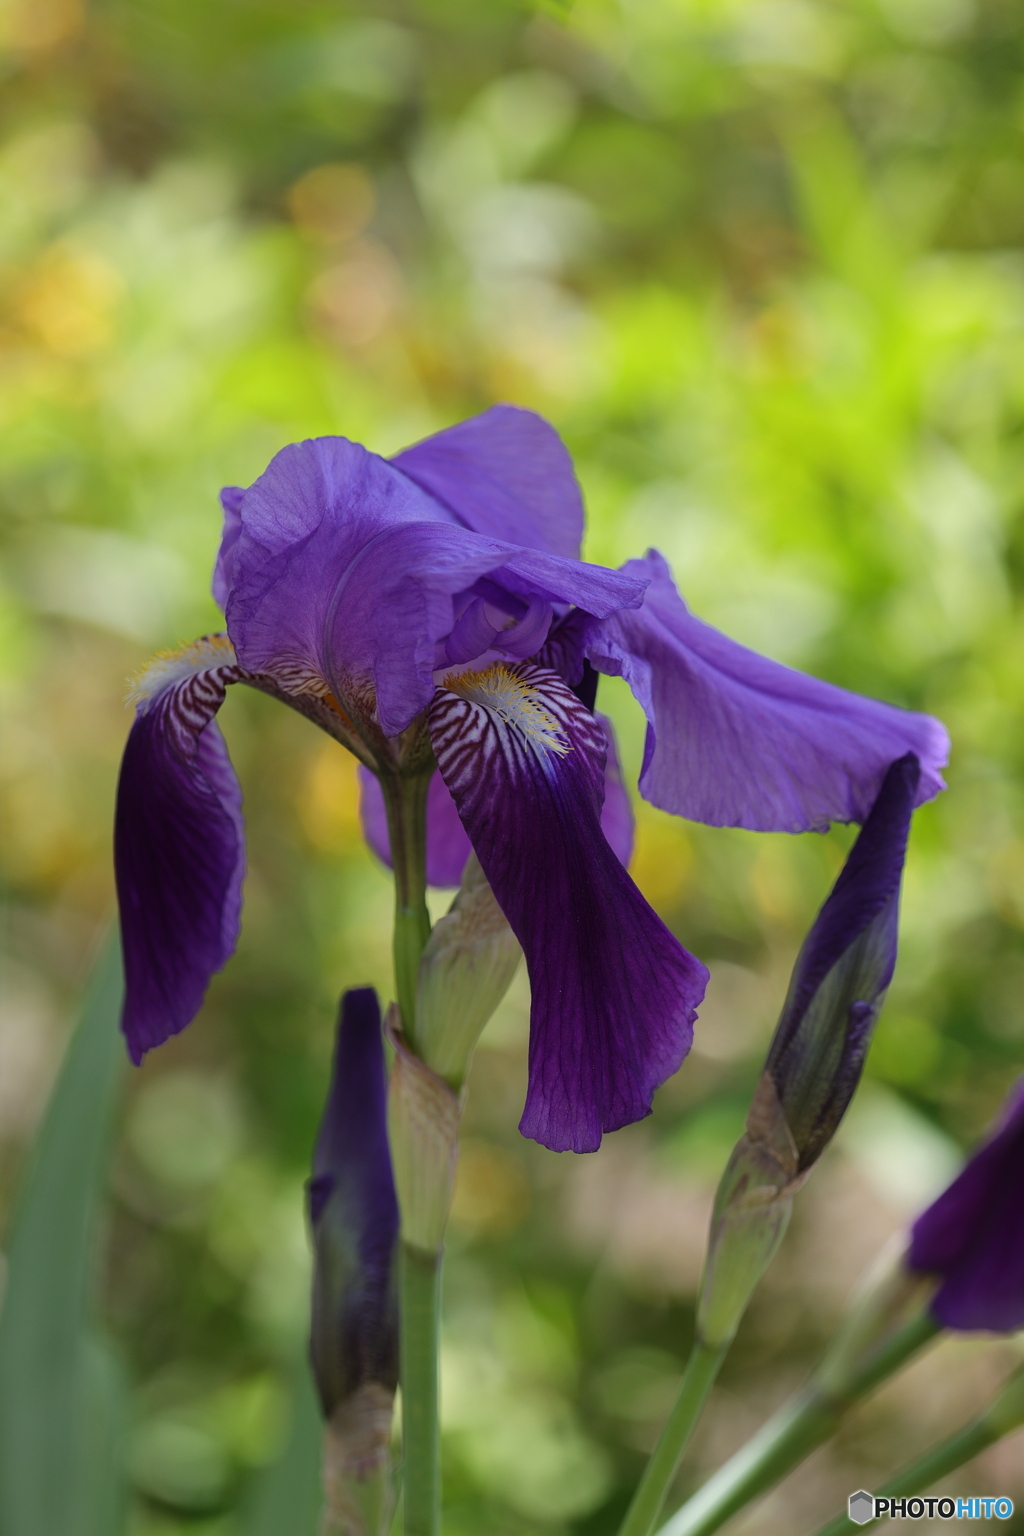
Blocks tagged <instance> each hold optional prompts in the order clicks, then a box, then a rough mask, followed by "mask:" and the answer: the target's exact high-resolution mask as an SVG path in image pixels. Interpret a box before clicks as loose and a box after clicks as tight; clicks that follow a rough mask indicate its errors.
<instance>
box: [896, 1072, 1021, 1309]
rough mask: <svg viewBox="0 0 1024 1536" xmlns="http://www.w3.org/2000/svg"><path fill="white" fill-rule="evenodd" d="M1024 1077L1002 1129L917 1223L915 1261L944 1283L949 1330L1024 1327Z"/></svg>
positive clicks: (941, 1303)
mask: <svg viewBox="0 0 1024 1536" xmlns="http://www.w3.org/2000/svg"><path fill="white" fill-rule="evenodd" d="M1022 1191H1024V1078H1022V1079H1021V1080H1020V1081H1019V1082H1018V1083H1017V1085H1016V1086H1015V1088H1014V1089H1013V1091H1012V1093H1011V1094H1010V1096H1009V1098H1008V1100H1007V1103H1006V1106H1005V1109H1004V1111H1003V1115H1002V1117H1001V1123H1000V1124H999V1125H998V1127H997V1128H996V1130H995V1132H994V1134H993V1135H992V1136H991V1138H990V1139H989V1140H988V1141H986V1142H985V1143H983V1145H982V1146H981V1147H979V1148H978V1150H977V1151H976V1152H975V1153H974V1155H973V1157H971V1158H970V1159H969V1161H968V1162H967V1164H966V1166H965V1168H964V1169H963V1172H962V1173H961V1174H960V1175H959V1176H958V1177H957V1178H956V1179H954V1181H953V1183H952V1184H951V1185H950V1186H949V1188H948V1189H947V1190H946V1191H945V1192H944V1193H943V1194H941V1195H940V1196H939V1198H938V1199H937V1200H936V1201H934V1203H933V1204H932V1205H931V1206H929V1208H928V1210H926V1211H925V1212H924V1213H923V1215H921V1216H919V1217H918V1218H917V1221H916V1222H915V1223H914V1226H913V1231H912V1235H911V1242H910V1252H909V1255H908V1262H909V1264H910V1267H911V1268H912V1269H915V1270H918V1271H921V1272H923V1273H926V1274H936V1275H940V1276H941V1277H942V1284H941V1285H940V1287H939V1289H938V1291H937V1292H936V1294H935V1297H934V1298H933V1300H932V1311H933V1313H934V1314H935V1316H936V1317H937V1318H938V1319H939V1321H940V1322H941V1323H942V1324H943V1325H944V1326H945V1327H946V1328H956V1329H965V1330H969V1329H975V1328H985V1329H990V1330H992V1331H993V1332H996V1333H1012V1332H1015V1331H1016V1330H1017V1329H1018V1328H1022V1327H1024V1218H1022V1209H1024V1196H1022Z"/></svg>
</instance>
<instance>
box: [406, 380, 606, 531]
mask: <svg viewBox="0 0 1024 1536" xmlns="http://www.w3.org/2000/svg"><path fill="white" fill-rule="evenodd" d="M391 462H392V463H393V464H396V465H397V466H398V468H399V469H400V470H402V472H403V473H404V474H406V475H408V476H409V478H410V479H412V480H415V481H416V483H417V485H421V486H422V487H423V489H424V490H426V491H429V492H430V494H431V495H432V496H434V497H436V498H437V500H438V501H440V502H442V503H443V504H444V506H446V507H448V508H450V510H451V511H452V512H454V513H455V515H456V517H457V518H458V519H459V521H460V522H462V523H464V524H465V526H466V527H467V528H472V529H473V531H474V532H475V533H484V534H489V535H490V536H491V537H492V538H495V539H505V540H507V541H508V542H509V543H512V544H524V545H526V547H527V548H529V549H542V550H546V551H547V553H548V554H551V555H564V556H565V557H566V558H567V559H570V560H575V559H576V558H577V557H578V556H579V552H580V540H581V539H582V537H583V497H582V496H581V494H580V488H579V483H578V481H577V479H576V476H575V473H574V472H573V467H572V460H571V459H570V457H569V455H568V453H567V451H566V448H565V444H564V443H563V442H562V440H561V438H560V437H559V435H558V433H557V432H556V431H555V429H554V428H553V427H551V426H549V425H548V423H547V422H546V421H544V420H543V418H542V417H540V416H536V415H534V413H533V411H523V410H520V409H519V408H518V407H517V406H514V405H495V406H492V407H491V409H490V410H489V411H484V412H483V414H482V415H480V416H473V417H471V418H470V420H469V421H462V422H459V424H458V426H455V427H449V428H448V429H447V430H446V431H444V432H435V434H434V436H433V437H428V438H426V439H425V440H424V441H423V442H422V443H416V444H415V445H414V446H413V447H412V448H406V449H405V450H404V452H402V453H399V454H397V455H396V457H395V458H394V459H392V461H391Z"/></svg>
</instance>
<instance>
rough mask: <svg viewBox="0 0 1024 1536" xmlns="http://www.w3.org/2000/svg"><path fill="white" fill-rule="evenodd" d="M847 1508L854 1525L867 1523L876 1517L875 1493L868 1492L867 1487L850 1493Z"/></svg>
mask: <svg viewBox="0 0 1024 1536" xmlns="http://www.w3.org/2000/svg"><path fill="white" fill-rule="evenodd" d="M847 1508H848V1512H849V1516H850V1519H851V1520H852V1521H853V1523H854V1525H866V1524H867V1522H868V1521H869V1520H872V1519H874V1514H875V1499H874V1495H873V1494H870V1493H868V1491H867V1489H866V1488H860V1489H858V1491H857V1492H856V1493H851V1494H850V1501H849V1504H848V1506H847Z"/></svg>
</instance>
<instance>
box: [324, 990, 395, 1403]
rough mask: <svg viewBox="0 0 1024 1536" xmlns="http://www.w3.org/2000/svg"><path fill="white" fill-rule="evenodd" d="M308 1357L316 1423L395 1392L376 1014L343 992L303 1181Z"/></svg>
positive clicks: (391, 1216)
mask: <svg viewBox="0 0 1024 1536" xmlns="http://www.w3.org/2000/svg"><path fill="white" fill-rule="evenodd" d="M309 1213H310V1222H311V1225H312V1228H313V1246H314V1255H315V1257H314V1269H313V1310H312V1331H311V1337H310V1354H311V1357H312V1362H313V1372H314V1375H315V1377H316V1383H317V1388H318V1391H319V1394H320V1401H321V1404H322V1406H323V1410H324V1417H325V1418H328V1419H329V1418H330V1417H331V1416H332V1414H333V1413H334V1411H335V1409H336V1408H338V1407H339V1406H340V1405H341V1404H342V1403H344V1402H345V1401H346V1400H347V1399H350V1398H352V1397H353V1396H354V1394H355V1393H356V1392H357V1391H358V1390H359V1389H360V1387H363V1386H365V1384H366V1383H367V1382H376V1383H378V1384H379V1385H380V1386H382V1387H384V1388H386V1389H388V1390H389V1391H390V1392H394V1390H395V1387H396V1385H397V1383H398V1297H397V1287H396V1276H395V1262H394V1260H395V1245H396V1242H397V1238H398V1201H397V1198H396V1196H395V1184H394V1179H393V1177H392V1172H391V1155H390V1152H389V1150H388V1137H387V1092H386V1087H385V1078H384V1044H383V1038H382V1035H381V1017H380V1006H379V1004H378V1002H377V994H376V993H375V992H374V990H373V988H372V987H360V988H357V989H356V990H354V991H351V992H346V993H345V996H344V997H343V998H342V1002H341V1011H340V1015H339V1019H338V1032H337V1042H336V1045H335V1053H334V1069H333V1072H332V1075H331V1086H330V1092H329V1094H328V1098H327V1104H326V1106H325V1108H324V1114H323V1119H322V1121H321V1123H320V1132H319V1135H318V1137H317V1143H316V1151H315V1153H314V1156H313V1176H312V1178H311V1179H310V1182H309Z"/></svg>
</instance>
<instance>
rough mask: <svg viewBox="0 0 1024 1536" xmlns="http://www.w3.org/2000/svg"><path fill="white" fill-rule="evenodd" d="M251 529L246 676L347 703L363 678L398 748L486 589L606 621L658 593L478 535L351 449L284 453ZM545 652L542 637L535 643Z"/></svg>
mask: <svg viewBox="0 0 1024 1536" xmlns="http://www.w3.org/2000/svg"><path fill="white" fill-rule="evenodd" d="M241 522H242V531H241V533H240V534H239V536H238V539H237V542H236V543H235V545H234V546H233V550H232V553H231V559H230V577H231V591H230V593H229V596H228V602H227V610H226V611H227V621H228V631H229V633H230V635H231V637H232V640H233V641H234V643H235V648H236V650H237V652H238V657H239V660H240V662H241V663H242V665H243V666H244V667H245V668H246V669H247V670H248V671H250V672H254V673H260V674H261V675H265V676H270V677H273V678H276V679H278V680H279V681H282V682H284V681H285V680H290V683H291V685H292V686H293V687H294V688H295V689H296V690H299V689H301V688H307V689H313V690H315V689H316V688H317V687H319V688H320V689H321V691H323V690H324V688H330V689H331V690H332V691H333V692H334V693H335V694H336V695H337V696H338V697H340V698H344V697H345V696H346V695H347V693H348V683H349V680H350V679H358V680H360V681H361V682H368V683H369V684H371V685H372V688H373V691H374V694H375V698H376V712H377V721H378V723H379V725H380V728H381V730H382V731H383V732H384V734H385V735H387V736H394V735H397V734H398V733H399V732H400V731H402V730H404V729H405V727H406V726H407V725H408V724H409V723H410V721H411V720H412V719H413V718H414V717H415V716H416V715H417V714H419V713H420V711H421V710H423V709H424V708H425V707H426V705H427V703H428V702H429V700H430V697H431V694H432V693H433V688H434V683H433V671H434V669H435V666H436V661H437V644H438V642H439V641H441V640H443V639H445V637H446V636H448V635H449V634H451V632H452V630H453V628H454V627H455V624H456V599H457V598H458V597H459V596H460V594H464V593H467V592H469V591H470V590H471V589H472V588H473V587H474V585H475V583H476V582H477V581H478V580H480V578H482V577H485V576H487V577H489V578H491V581H492V584H494V585H495V586H496V588H499V589H500V590H501V591H503V592H506V593H508V594H509V595H510V597H511V598H512V599H513V600H514V601H515V603H516V605H517V606H520V607H522V608H523V612H524V613H525V614H529V613H531V612H533V613H537V612H541V611H542V610H543V605H544V604H553V603H560V604H573V605H576V606H578V607H581V608H583V609H585V611H586V612H587V613H590V614H594V615H596V616H598V617H605V616H607V615H608V614H610V613H613V612H614V611H615V610H616V609H617V608H620V607H621V606H622V605H623V604H624V603H636V602H639V601H640V598H641V595H642V593H643V588H644V585H645V580H644V578H640V579H638V578H637V577H635V576H631V575H622V574H621V573H620V572H616V571H605V570H603V569H602V568H601V567H599V566H592V565H584V564H582V563H581V562H579V561H577V560H569V559H564V558H560V557H559V556H556V555H550V554H546V553H544V552H542V551H538V550H530V549H524V548H521V547H519V546H518V545H515V544H511V543H503V542H499V541H498V540H496V539H492V538H486V537H483V536H482V535H480V534H476V533H473V532H471V531H470V530H469V529H467V528H465V527H463V526H461V525H460V524H459V523H457V522H456V521H455V520H454V517H453V516H452V515H451V514H450V513H449V512H448V511H447V509H446V508H445V507H443V506H441V504H440V503H439V502H436V501H433V500H432V499H431V498H430V497H429V496H427V495H426V493H425V492H423V491H422V490H420V488H419V487H418V486H417V485H415V484H414V482H413V481H412V480H410V479H409V478H408V477H407V476H406V475H404V474H402V473H401V472H400V471H399V470H397V469H394V468H393V467H392V466H391V465H389V464H387V463H386V462H385V461H384V460H383V459H380V458H377V456H376V455H374V454H371V453H367V452H366V450H365V449H362V448H359V447H358V446H357V445H356V444H354V443H349V442H347V441H346V440H345V439H343V438H321V439H316V440H314V441H312V442H307V443H299V444H296V445H294V446H293V447H291V448H286V449H284V450H282V452H281V453H279V454H278V455H277V457H276V458H275V459H274V460H273V461H272V463H271V464H270V466H269V468H268V469H267V470H266V472H265V473H264V474H263V475H261V476H260V478H259V480H257V481H256V482H255V484H254V485H253V486H251V487H250V488H249V490H248V491H246V492H245V495H244V497H243V499H242V508H241ZM538 602H539V604H540V605H541V607H539V608H538V607H537V603H538ZM524 605H525V606H524ZM531 605H532V606H531ZM461 611H462V610H461V609H460V612H461ZM542 639H543V634H542V633H540V632H534V631H531V643H532V644H534V645H535V646H536V645H539V644H540V643H541V641H542ZM513 643H514V642H513ZM469 659H472V658H469Z"/></svg>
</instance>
